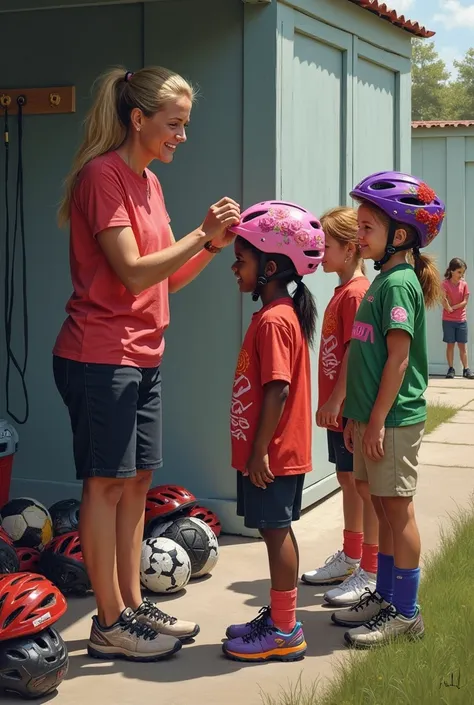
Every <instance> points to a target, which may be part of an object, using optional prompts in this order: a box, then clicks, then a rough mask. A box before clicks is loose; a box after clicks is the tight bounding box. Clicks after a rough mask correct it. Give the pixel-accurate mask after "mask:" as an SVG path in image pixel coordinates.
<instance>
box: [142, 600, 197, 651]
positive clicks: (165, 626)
mask: <svg viewBox="0 0 474 705" xmlns="http://www.w3.org/2000/svg"><path fill="white" fill-rule="evenodd" d="M135 618H136V619H137V621H138V622H142V623H143V624H149V626H150V627H151V628H152V629H154V630H155V631H157V632H159V633H160V634H166V635H167V636H173V637H175V639H179V640H180V641H182V642H185V641H189V640H190V639H193V638H194V637H195V636H197V635H198V634H199V625H198V624H195V623H194V622H185V621H184V620H182V619H177V618H176V617H171V616H170V615H169V614H166V612H162V611H161V610H160V609H159V608H158V607H157V606H156V605H154V604H153V602H150V600H147V599H145V600H143V602H142V604H141V605H140V607H139V608H138V609H137V610H136V611H135Z"/></svg>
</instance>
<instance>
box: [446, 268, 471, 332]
mask: <svg viewBox="0 0 474 705" xmlns="http://www.w3.org/2000/svg"><path fill="white" fill-rule="evenodd" d="M442 287H443V291H444V293H445V294H446V298H447V299H448V303H449V304H450V306H455V305H456V304H460V303H461V302H462V301H464V299H465V298H466V296H469V287H468V285H467V282H466V281H464V279H461V281H460V282H459V283H458V284H454V283H453V282H452V281H451V279H444V280H443V283H442ZM465 320H466V307H465V306H464V308H457V309H456V310H455V311H453V312H452V313H450V312H449V311H446V309H443V321H457V322H458V323H459V322H460V321H465Z"/></svg>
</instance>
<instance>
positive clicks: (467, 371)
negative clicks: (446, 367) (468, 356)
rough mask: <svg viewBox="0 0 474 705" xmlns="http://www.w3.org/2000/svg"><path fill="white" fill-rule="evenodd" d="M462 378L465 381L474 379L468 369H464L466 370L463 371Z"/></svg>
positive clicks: (473, 375)
mask: <svg viewBox="0 0 474 705" xmlns="http://www.w3.org/2000/svg"><path fill="white" fill-rule="evenodd" d="M462 376H463V377H465V378H466V379H474V373H473V372H471V370H470V369H469V367H466V369H465V370H463V373H462Z"/></svg>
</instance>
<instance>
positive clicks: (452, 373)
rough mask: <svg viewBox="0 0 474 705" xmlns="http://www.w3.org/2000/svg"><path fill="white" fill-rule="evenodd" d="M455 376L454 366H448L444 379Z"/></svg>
mask: <svg viewBox="0 0 474 705" xmlns="http://www.w3.org/2000/svg"><path fill="white" fill-rule="evenodd" d="M455 376H456V371H455V369H454V367H450V368H449V370H448V374H447V375H446V379H454V378H455Z"/></svg>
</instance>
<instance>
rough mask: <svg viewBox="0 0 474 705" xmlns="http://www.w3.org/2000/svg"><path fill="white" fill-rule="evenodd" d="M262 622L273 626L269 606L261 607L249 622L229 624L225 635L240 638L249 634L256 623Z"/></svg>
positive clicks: (230, 637)
mask: <svg viewBox="0 0 474 705" xmlns="http://www.w3.org/2000/svg"><path fill="white" fill-rule="evenodd" d="M261 622H263V624H267V625H268V626H269V627H271V626H273V622H272V619H271V617H270V607H262V609H261V610H260V611H259V613H258V615H257V616H256V617H255V619H252V621H251V622H246V623H245V624H231V625H230V627H227V630H226V633H225V635H226V637H227V638H228V639H241V638H242V637H244V636H247V635H248V634H251V633H252V632H253V631H254V629H256V628H257V627H258V625H259V624H260V623H261Z"/></svg>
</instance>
